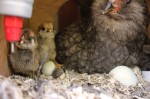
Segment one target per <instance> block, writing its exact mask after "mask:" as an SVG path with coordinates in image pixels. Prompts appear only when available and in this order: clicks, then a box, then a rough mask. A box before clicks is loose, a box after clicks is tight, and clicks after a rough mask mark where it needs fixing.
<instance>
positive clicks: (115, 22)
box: [55, 0, 147, 73]
mask: <svg viewBox="0 0 150 99" xmlns="http://www.w3.org/2000/svg"><path fill="white" fill-rule="evenodd" d="M146 14H147V7H146V3H145V1H144V0H95V1H94V2H93V4H92V6H91V16H90V18H88V20H86V21H85V20H84V21H82V22H80V23H77V24H74V25H71V26H69V27H68V28H66V29H64V30H63V31H61V32H59V33H58V34H57V35H56V39H55V41H56V50H57V53H58V54H57V58H56V59H57V61H58V62H59V63H63V65H64V67H65V68H67V69H71V70H75V71H77V72H80V73H85V72H86V73H104V72H105V73H108V72H109V71H110V70H111V69H113V68H114V67H116V66H118V65H126V66H129V67H131V66H134V65H137V63H138V61H139V57H140V56H139V54H140V51H141V49H142V44H143V41H144V39H145V33H146V23H145V21H146V19H147V15H146Z"/></svg>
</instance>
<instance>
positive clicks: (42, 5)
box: [25, 0, 68, 32]
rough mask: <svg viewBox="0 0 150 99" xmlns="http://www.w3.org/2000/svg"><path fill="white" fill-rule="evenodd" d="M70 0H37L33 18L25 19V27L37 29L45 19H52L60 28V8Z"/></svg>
mask: <svg viewBox="0 0 150 99" xmlns="http://www.w3.org/2000/svg"><path fill="white" fill-rule="evenodd" d="M65 2H68V0H35V2H34V9H33V13H32V18H31V19H26V20H25V27H30V28H31V29H32V30H33V31H35V32H36V31H37V29H38V26H39V25H40V24H41V23H43V22H44V21H50V22H52V23H53V24H54V26H55V28H56V30H57V29H58V13H57V12H58V10H59V8H60V7H61V6H62V5H63V4H64V3H65Z"/></svg>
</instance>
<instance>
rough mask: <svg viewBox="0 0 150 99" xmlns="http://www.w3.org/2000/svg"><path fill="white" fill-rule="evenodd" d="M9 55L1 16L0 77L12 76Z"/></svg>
mask: <svg viewBox="0 0 150 99" xmlns="http://www.w3.org/2000/svg"><path fill="white" fill-rule="evenodd" d="M7 55H8V50H7V43H6V40H5V35H4V32H3V17H2V16H0V75H3V76H9V75H10V74H11V73H10V69H9V66H8V60H7Z"/></svg>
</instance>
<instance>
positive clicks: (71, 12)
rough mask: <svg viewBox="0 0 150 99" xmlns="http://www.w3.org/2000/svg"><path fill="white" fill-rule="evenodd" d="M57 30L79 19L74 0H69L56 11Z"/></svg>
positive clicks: (77, 7)
mask: <svg viewBox="0 0 150 99" xmlns="http://www.w3.org/2000/svg"><path fill="white" fill-rule="evenodd" d="M58 16H59V17H58V23H59V26H58V27H59V30H62V29H63V28H65V27H67V26H69V25H70V24H72V23H74V22H76V21H78V20H80V19H81V17H80V11H79V6H78V5H77V2H76V0H69V1H68V2H66V3H65V4H64V5H63V6H62V7H61V8H60V9H59V11H58Z"/></svg>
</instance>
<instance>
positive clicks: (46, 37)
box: [38, 22, 62, 78]
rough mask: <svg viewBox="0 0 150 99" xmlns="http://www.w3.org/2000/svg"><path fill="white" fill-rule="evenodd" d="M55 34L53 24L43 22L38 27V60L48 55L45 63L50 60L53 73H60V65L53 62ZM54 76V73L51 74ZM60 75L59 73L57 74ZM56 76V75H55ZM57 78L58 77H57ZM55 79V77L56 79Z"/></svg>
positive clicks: (54, 56)
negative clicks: (54, 67) (52, 63)
mask: <svg viewBox="0 0 150 99" xmlns="http://www.w3.org/2000/svg"><path fill="white" fill-rule="evenodd" d="M55 35H56V32H55V31H54V28H53V24H52V23H51V22H45V23H43V24H41V25H40V26H39V34H38V44H39V48H38V49H39V54H40V59H42V58H43V57H44V55H45V54H46V53H48V57H47V59H46V61H48V60H51V61H53V62H54V64H55V66H56V70H55V71H61V72H62V70H61V66H62V65H61V64H59V63H57V62H56V61H55V58H56V51H55V48H56V47H55V41H54V38H55ZM53 74H54V75H55V73H53ZM59 74H60V75H61V73H59ZM55 76H56V75H55ZM57 76H59V75H57ZM56 78H57V77H56Z"/></svg>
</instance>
